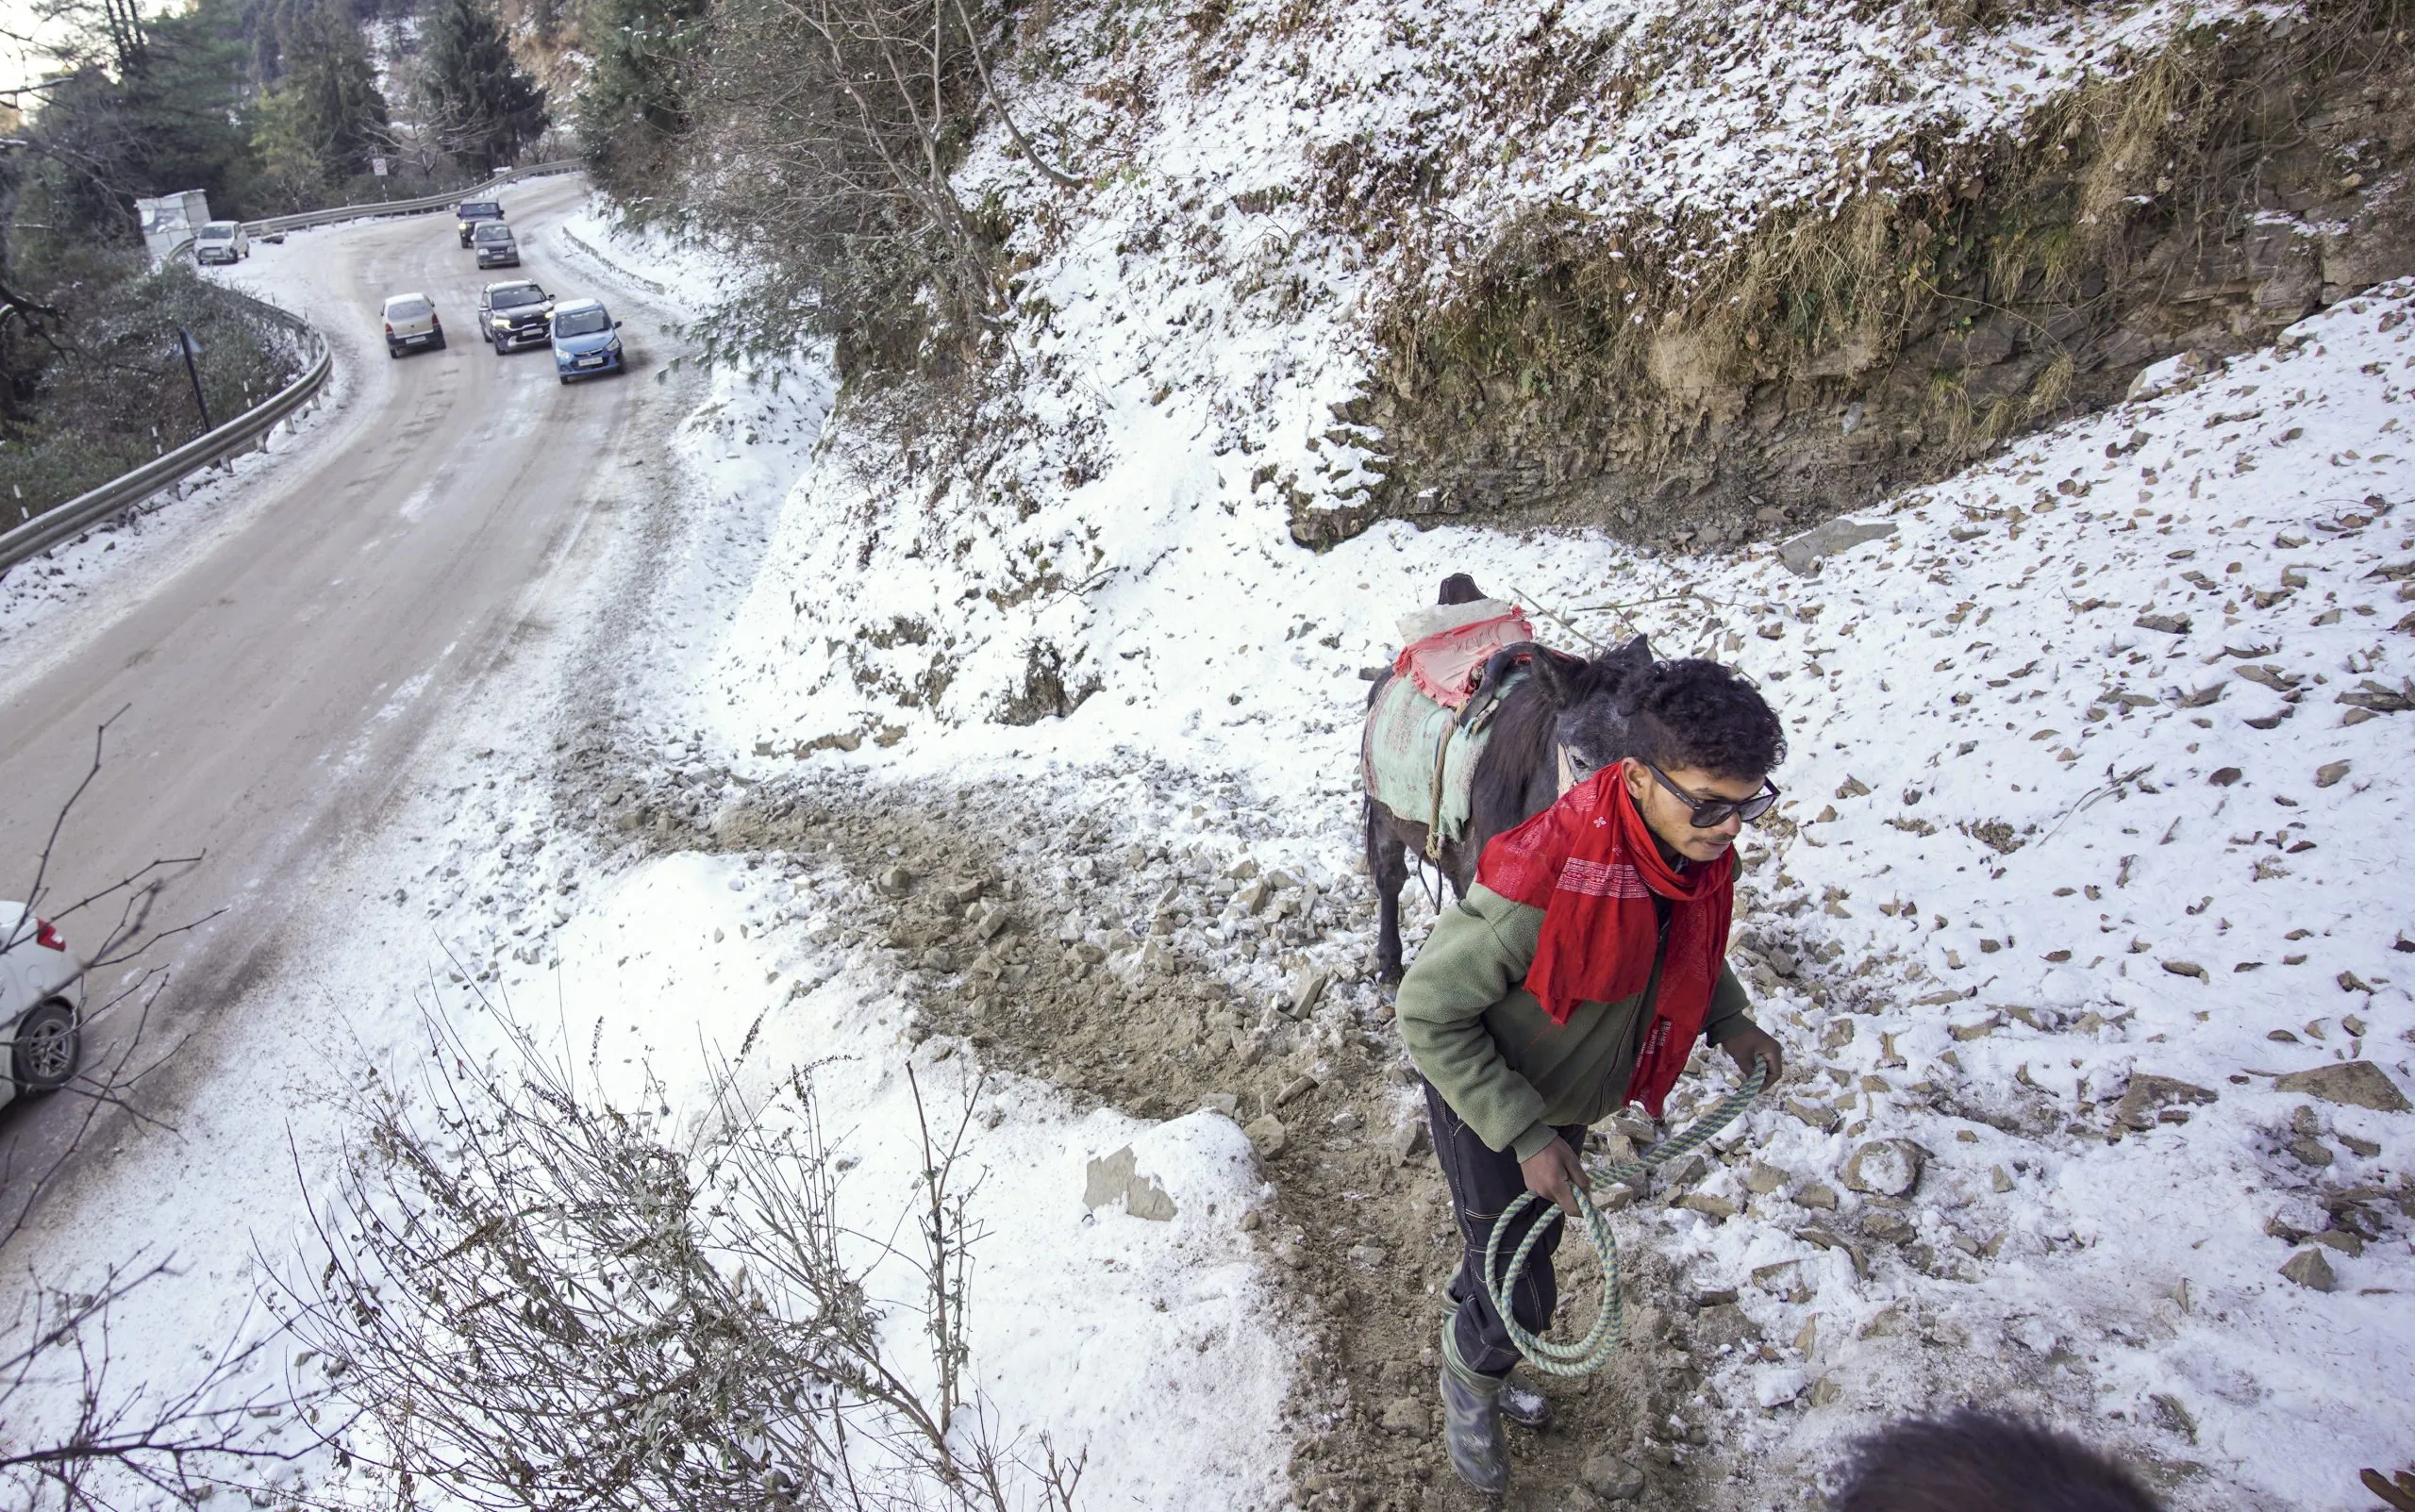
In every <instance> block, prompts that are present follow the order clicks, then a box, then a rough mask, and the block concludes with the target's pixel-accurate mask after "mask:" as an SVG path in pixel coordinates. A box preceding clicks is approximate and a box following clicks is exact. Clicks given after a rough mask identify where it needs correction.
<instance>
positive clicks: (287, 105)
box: [252, 0, 390, 205]
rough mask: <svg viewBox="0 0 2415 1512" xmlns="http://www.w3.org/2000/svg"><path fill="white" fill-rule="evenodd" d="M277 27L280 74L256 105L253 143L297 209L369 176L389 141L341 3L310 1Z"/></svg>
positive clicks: (370, 71) (355, 31) (380, 103)
mask: <svg viewBox="0 0 2415 1512" xmlns="http://www.w3.org/2000/svg"><path fill="white" fill-rule="evenodd" d="M279 30H280V33H281V35H280V37H279V39H278V41H279V49H278V50H279V54H280V58H281V61H282V63H283V66H284V76H283V78H282V79H281V80H280V82H279V83H278V86H277V88H276V89H275V90H273V91H270V92H269V93H268V95H267V96H266V97H265V98H263V99H262V100H261V102H260V108H259V110H258V116H257V119H256V121H255V124H254V127H253V136H252V141H253V144H254V146H255V148H256V149H257V150H258V153H259V155H260V160H261V168H262V171H263V173H264V174H265V175H266V176H267V178H268V179H269V181H270V182H271V183H272V184H273V185H274V186H275V188H276V189H277V191H279V192H280V194H281V195H282V196H283V197H284V198H286V199H287V200H289V201H291V202H292V203H294V204H297V205H298V204H305V203H308V201H309V200H310V199H311V198H313V197H314V196H316V195H318V194H320V193H322V192H325V191H326V190H329V189H332V188H334V187H336V186H340V185H341V184H342V183H344V182H345V181H346V180H347V179H351V178H356V177H358V176H359V175H360V174H365V173H367V172H368V171H369V158H370V156H371V155H372V154H373V153H375V152H376V151H378V150H379V149H380V148H382V147H384V146H385V145H386V144H387V142H388V141H389V140H390V134H389V132H388V130H387V115H386V97H385V96H384V95H382V94H380V93H379V92H378V91H377V71H376V68H375V65H373V64H372V63H371V62H370V60H369V44H368V42H367V41H366V40H365V39H364V38H363V37H362V36H361V34H360V25H359V23H358V22H357V21H355V20H354V19H353V14H352V8H351V6H349V5H348V4H346V3H345V0H316V3H315V4H312V5H310V6H309V7H308V8H306V9H303V10H300V11H297V12H295V13H294V14H293V15H292V16H291V17H290V18H289V19H288V21H287V22H286V24H285V25H283V26H282V27H280V28H279Z"/></svg>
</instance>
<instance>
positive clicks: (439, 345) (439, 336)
mask: <svg viewBox="0 0 2415 1512" xmlns="http://www.w3.org/2000/svg"><path fill="white" fill-rule="evenodd" d="M436 349H437V350H438V351H440V352H441V351H443V350H444V333H443V332H442V331H439V332H437V333H436Z"/></svg>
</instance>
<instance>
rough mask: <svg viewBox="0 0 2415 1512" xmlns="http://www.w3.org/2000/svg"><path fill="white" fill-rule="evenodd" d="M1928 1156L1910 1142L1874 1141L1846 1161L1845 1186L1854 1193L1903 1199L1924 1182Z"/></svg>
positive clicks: (1901, 1140)
mask: <svg viewBox="0 0 2415 1512" xmlns="http://www.w3.org/2000/svg"><path fill="white" fill-rule="evenodd" d="M1927 1158H1928V1154H1927V1152H1926V1151H1924V1150H1923V1149H1922V1148H1921V1147H1920V1146H1919V1145H1916V1144H1914V1143H1912V1141H1911V1140H1909V1139H1873V1140H1872V1141H1871V1142H1870V1143H1868V1144H1865V1145H1863V1146H1862V1147H1861V1148H1860V1149H1858V1150H1856V1151H1855V1152H1854V1153H1853V1158H1852V1159H1850V1160H1847V1161H1846V1162H1845V1170H1844V1183H1845V1185H1846V1186H1848V1187H1850V1188H1853V1189H1854V1190H1855V1191H1859V1192H1870V1193H1873V1194H1874V1195H1876V1196H1880V1197H1903V1196H1907V1195H1909V1194H1910V1192H1911V1190H1912V1188H1915V1187H1918V1186H1919V1185H1920V1183H1921V1167H1922V1166H1923V1164H1924V1163H1925V1162H1926V1160H1927Z"/></svg>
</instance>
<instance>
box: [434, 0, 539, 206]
mask: <svg viewBox="0 0 2415 1512" xmlns="http://www.w3.org/2000/svg"><path fill="white" fill-rule="evenodd" d="M426 41H427V53H426V63H427V75H426V92H427V104H428V108H429V112H430V114H431V116H432V117H433V124H434V125H435V127H436V130H437V133H438V136H439V139H440V140H441V141H442V142H443V144H444V150H445V151H447V152H449V153H451V154H452V155H453V156H454V158H457V159H458V160H459V161H460V162H461V163H462V164H463V165H464V166H466V167H469V168H472V169H475V170H476V171H477V172H479V173H482V174H483V173H492V172H493V171H494V170H495V169H497V168H500V167H502V166H504V165H505V164H507V163H508V162H510V161H511V160H512V159H513V158H517V157H518V156H519V155H520V149H521V148H522V147H523V146H525V145H526V144H527V143H528V142H530V141H535V140H536V139H537V138H538V137H539V136H540V135H541V134H542V133H543V131H544V129H545V122H546V116H545V91H543V89H541V88H540V87H539V86H538V84H537V82H536V80H534V79H532V78H530V77H529V76H528V74H527V72H526V71H525V70H524V69H522V68H521V66H520V65H519V63H518V62H517V61H515V60H514V59H513V58H512V56H511V44H510V42H508V41H507V40H506V39H505V37H504V34H503V25H502V23H501V22H499V21H498V20H497V19H496V18H495V14H494V12H493V11H492V10H491V9H489V8H487V6H486V5H485V4H484V3H483V0H443V4H441V6H439V7H438V8H437V11H436V15H435V16H434V18H433V19H432V20H431V21H430V22H429V23H428V26H427V33H426Z"/></svg>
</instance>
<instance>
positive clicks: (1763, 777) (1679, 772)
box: [1619, 658, 1786, 861]
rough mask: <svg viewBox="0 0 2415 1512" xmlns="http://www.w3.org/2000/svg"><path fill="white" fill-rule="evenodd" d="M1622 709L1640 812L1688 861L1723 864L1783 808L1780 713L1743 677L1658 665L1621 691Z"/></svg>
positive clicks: (1718, 669) (1689, 663) (1692, 665)
mask: <svg viewBox="0 0 2415 1512" xmlns="http://www.w3.org/2000/svg"><path fill="white" fill-rule="evenodd" d="M1619 704H1620V706H1621V712H1622V714H1623V715H1624V720H1625V724H1626V728H1625V739H1624V745H1625V749H1624V752H1622V753H1621V755H1622V756H1624V760H1625V765H1626V770H1625V772H1624V774H1623V778H1624V782H1625V784H1626V790H1627V795H1628V796H1629V797H1631V798H1633V799H1634V800H1635V806H1636V810H1637V812H1639V813H1641V815H1642V816H1643V822H1645V823H1646V824H1649V825H1650V826H1651V827H1652V832H1653V833H1654V834H1655V835H1657V836H1658V837H1659V838H1660V840H1661V843H1662V844H1664V845H1667V846H1668V847H1669V848H1670V849H1671V850H1673V851H1674V852H1676V853H1677V854H1678V855H1680V856H1684V857H1686V859H1688V860H1690V861H1712V860H1716V859H1718V858H1719V856H1721V855H1723V854H1724V852H1725V851H1726V850H1727V848H1728V847H1729V846H1730V845H1733V844H1735V843H1736V837H1737V835H1738V834H1739V833H1740V832H1741V831H1742V829H1743V827H1744V823H1745V819H1746V816H1747V815H1750V816H1753V817H1758V816H1759V814H1760V813H1762V812H1764V811H1766V810H1767V808H1768V806H1769V804H1770V802H1774V799H1775V793H1774V789H1771V788H1770V786H1769V775H1770V773H1772V772H1774V771H1775V770H1776V769H1777V764H1778V763H1779V762H1780V761H1782V760H1784V759H1785V758H1786V729H1785V726H1784V725H1782V724H1780V723H1778V717H1777V714H1776V712H1775V711H1774V710H1773V709H1772V708H1771V707H1770V706H1769V701H1768V700H1766V699H1764V698H1763V697H1761V692H1760V690H1759V689H1757V688H1756V687H1754V686H1753V684H1752V683H1751V681H1750V680H1748V679H1747V678H1745V677H1744V676H1743V675H1742V674H1740V673H1737V672H1736V671H1734V670H1733V669H1731V668H1727V667H1723V666H1721V665H1720V664H1719V663H1718V662H1715V661H1707V660H1703V659H1700V658H1691V659H1688V660H1684V661H1660V662H1655V663H1653V664H1652V665H1651V666H1650V667H1649V668H1646V669H1644V670H1642V671H1641V672H1639V673H1637V675H1635V676H1634V677H1633V678H1631V679H1629V680H1628V682H1627V683H1626V685H1625V686H1624V687H1623V688H1621V689H1620V697H1619Z"/></svg>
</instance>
